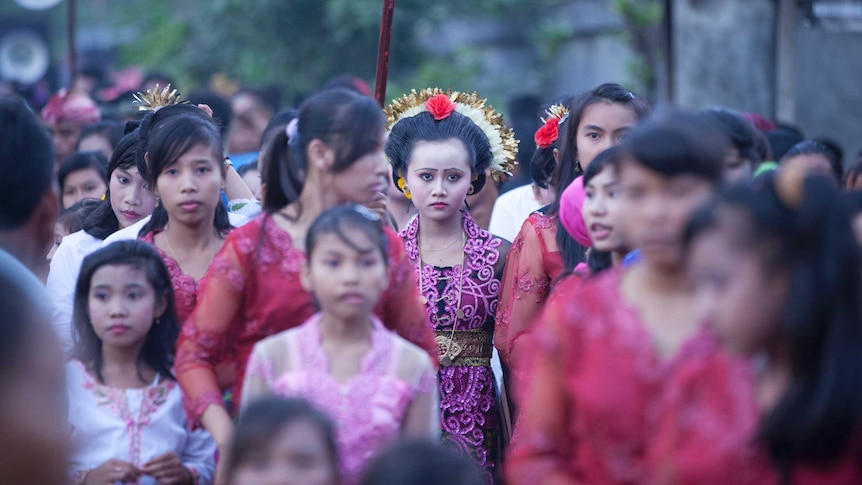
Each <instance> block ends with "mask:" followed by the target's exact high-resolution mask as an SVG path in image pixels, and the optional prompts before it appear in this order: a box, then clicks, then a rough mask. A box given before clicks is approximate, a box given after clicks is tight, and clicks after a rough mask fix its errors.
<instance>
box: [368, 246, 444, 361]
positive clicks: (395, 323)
mask: <svg viewBox="0 0 862 485" xmlns="http://www.w3.org/2000/svg"><path fill="white" fill-rule="evenodd" d="M386 239H387V242H388V244H389V288H387V290H386V293H385V294H384V295H383V298H382V301H381V305H382V309H381V311H378V312H377V313H378V315H379V316H380V320H381V321H383V324H384V325H386V327H388V328H389V329H390V330H393V331H395V332H396V333H397V334H398V335H399V336H401V337H402V338H404V339H406V340H409V341H410V342H412V343H414V344H416V345H418V346H419V347H421V348H422V349H424V350H425V351H426V352H428V355H429V356H430V357H431V359H432V361H433V362H434V363H435V365H436V362H437V354H438V352H439V350H438V348H437V342H435V341H434V333H433V332H432V331H431V327H429V326H428V324H427V323H426V322H425V307H424V305H423V304H422V301H421V300H420V299H419V287H418V285H417V284H416V281H418V280H417V279H416V273H415V272H414V270H413V263H412V262H410V259H409V258H408V257H407V252H406V251H404V244H403V243H402V242H401V238H400V237H398V235H397V234H396V233H395V231H392V230H387V231H386Z"/></svg>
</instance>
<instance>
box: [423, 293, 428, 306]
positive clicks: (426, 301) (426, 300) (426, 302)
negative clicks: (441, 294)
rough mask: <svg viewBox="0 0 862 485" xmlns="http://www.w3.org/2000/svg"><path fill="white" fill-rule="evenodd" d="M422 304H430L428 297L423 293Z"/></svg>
mask: <svg viewBox="0 0 862 485" xmlns="http://www.w3.org/2000/svg"><path fill="white" fill-rule="evenodd" d="M422 304H423V305H427V304H428V298H425V295H422Z"/></svg>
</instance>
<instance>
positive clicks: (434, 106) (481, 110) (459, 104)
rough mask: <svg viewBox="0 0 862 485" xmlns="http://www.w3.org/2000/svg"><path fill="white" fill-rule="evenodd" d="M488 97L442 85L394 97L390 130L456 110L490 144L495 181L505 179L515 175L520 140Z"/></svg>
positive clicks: (388, 113) (388, 120) (388, 116)
mask: <svg viewBox="0 0 862 485" xmlns="http://www.w3.org/2000/svg"><path fill="white" fill-rule="evenodd" d="M487 101H488V100H487V98H480V97H479V94H478V93H472V94H466V93H462V92H459V91H445V92H444V91H443V90H441V89H440V88H427V89H423V90H422V91H419V92H417V91H416V90H415V89H414V90H412V91H410V93H409V94H405V95H404V96H402V97H400V98H398V99H395V100H393V101H392V103H390V104H389V106H387V107H386V108H385V109H384V113H385V114H386V126H387V131H391V130H392V127H393V126H395V124H396V123H398V122H399V121H401V120H403V119H405V118H411V117H413V116H416V115H418V114H419V113H423V112H426V111H427V112H429V113H431V115H432V116H434V119H435V120H438V121H439V120H442V119H445V118H447V117H448V116H449V115H450V114H452V113H453V112H457V113H460V114H462V115H464V116H466V117H468V118H470V120H471V121H473V123H475V124H476V126H478V127H479V128H480V129H481V130H482V132H483V133H485V136H486V137H487V138H488V142H489V143H490V144H491V153H492V154H493V160H492V161H491V165H490V167H488V168H489V169H490V170H491V177H492V178H493V179H494V181H495V182H497V183H499V182H505V181H506V179H508V178H509V177H511V176H512V171H513V170H514V169H515V165H517V163H518V162H517V161H515V156H516V155H517V153H518V140H516V139H515V133H514V132H513V131H512V129H511V128H509V127H508V126H506V125H505V124H503V115H502V114H500V113H498V112H496V111H494V109H493V108H492V107H491V106H488V105H487V104H486V103H487Z"/></svg>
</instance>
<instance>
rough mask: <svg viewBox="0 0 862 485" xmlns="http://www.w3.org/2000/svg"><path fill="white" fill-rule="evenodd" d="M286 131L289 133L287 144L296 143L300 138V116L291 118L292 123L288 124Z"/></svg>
mask: <svg viewBox="0 0 862 485" xmlns="http://www.w3.org/2000/svg"><path fill="white" fill-rule="evenodd" d="M284 132H285V133H286V134H287V144H288V145H295V144H296V140H298V139H299V118H298V117H297V118H294V119H292V120H290V123H288V124H287V128H285V130H284Z"/></svg>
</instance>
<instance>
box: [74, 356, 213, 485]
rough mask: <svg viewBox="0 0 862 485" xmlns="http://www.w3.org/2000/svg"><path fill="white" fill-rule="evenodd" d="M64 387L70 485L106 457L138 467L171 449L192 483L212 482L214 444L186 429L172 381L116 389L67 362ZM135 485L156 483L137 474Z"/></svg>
mask: <svg viewBox="0 0 862 485" xmlns="http://www.w3.org/2000/svg"><path fill="white" fill-rule="evenodd" d="M66 389H67V395H68V406H69V425H70V427H71V430H72V441H73V444H74V451H73V453H72V456H71V458H70V475H71V478H72V482H73V483H76V482H80V481H81V480H82V479H83V478H84V475H85V473H86V471H87V470H91V469H94V468H98V467H99V466H101V465H102V464H103V463H105V462H106V461H108V460H110V459H119V460H123V461H126V462H128V463H131V464H133V465H135V466H137V467H142V466H143V465H144V464H145V463H147V462H149V461H150V460H152V459H153V458H156V457H158V456H161V455H163V454H165V453H168V452H171V451H173V452H175V453H176V454H177V455H178V456H179V457H180V460H181V461H182V463H183V465H185V466H186V468H188V469H189V470H190V471H191V472H192V475H193V476H194V477H195V483H196V484H208V483H212V478H213V475H214V473H215V461H214V459H213V457H214V455H215V451H216V446H215V443H214V442H213V441H212V439H211V438H210V435H209V433H207V432H206V431H205V430H203V429H199V430H196V431H190V430H189V427H188V425H187V422H186V416H185V413H184V412H183V407H182V402H181V401H182V394H181V392H180V387H179V386H178V385H177V383H176V382H174V381H173V380H171V379H164V378H161V377H158V376H157V377H156V380H155V382H153V383H152V384H151V385H149V386H147V387H145V388H142V389H125V390H124V389H116V388H113V387H108V386H105V385H103V384H100V383H99V382H98V381H97V380H96V379H95V378H94V377H93V376H91V375H90V374H89V373H88V372H87V370H86V369H85V367H84V364H82V363H81V362H79V361H77V360H73V361H70V362H69V363H68V364H67V365H66ZM138 483H140V484H143V485H149V484H156V481H155V480H154V479H153V478H152V477H148V476H143V477H142V478H141V480H140V481H139V482H138Z"/></svg>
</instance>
